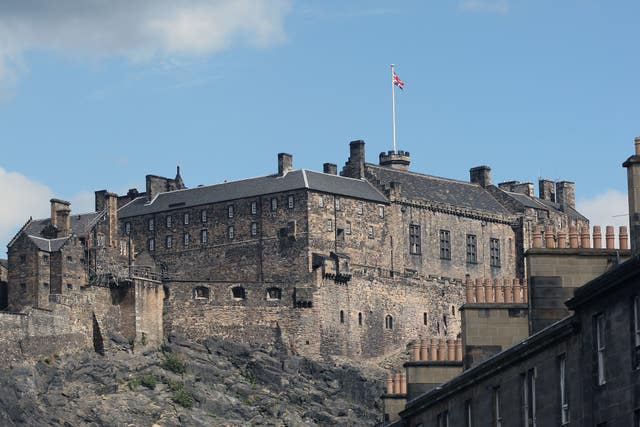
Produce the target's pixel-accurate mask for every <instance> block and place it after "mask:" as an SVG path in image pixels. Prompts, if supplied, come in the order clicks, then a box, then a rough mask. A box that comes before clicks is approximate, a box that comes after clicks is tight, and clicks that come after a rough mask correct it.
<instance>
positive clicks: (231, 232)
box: [227, 225, 236, 239]
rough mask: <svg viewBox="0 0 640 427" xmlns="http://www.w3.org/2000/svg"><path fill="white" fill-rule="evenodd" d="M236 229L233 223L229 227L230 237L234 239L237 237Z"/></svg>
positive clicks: (228, 233)
mask: <svg viewBox="0 0 640 427" xmlns="http://www.w3.org/2000/svg"><path fill="white" fill-rule="evenodd" d="M235 234H236V233H235V229H234V228H233V225H231V226H229V228H228V229H227V235H228V236H229V239H233V238H234V237H235Z"/></svg>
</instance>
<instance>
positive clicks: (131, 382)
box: [129, 378, 140, 391]
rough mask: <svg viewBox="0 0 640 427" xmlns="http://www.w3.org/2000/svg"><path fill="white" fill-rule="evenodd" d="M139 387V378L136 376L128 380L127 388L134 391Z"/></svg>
mask: <svg viewBox="0 0 640 427" xmlns="http://www.w3.org/2000/svg"><path fill="white" fill-rule="evenodd" d="M138 387H140V380H139V379H137V378H132V379H130V380H129V390H131V391H136V390H137V389H138Z"/></svg>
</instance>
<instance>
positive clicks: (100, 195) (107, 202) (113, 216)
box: [95, 190, 118, 248]
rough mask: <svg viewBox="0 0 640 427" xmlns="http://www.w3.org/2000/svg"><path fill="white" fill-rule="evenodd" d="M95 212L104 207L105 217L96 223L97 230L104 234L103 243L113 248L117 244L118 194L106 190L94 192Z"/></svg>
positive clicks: (100, 210)
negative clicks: (104, 240)
mask: <svg viewBox="0 0 640 427" xmlns="http://www.w3.org/2000/svg"><path fill="white" fill-rule="evenodd" d="M95 197H96V212H102V211H103V210H105V209H106V211H107V212H106V213H107V218H106V220H105V221H102V222H100V223H99V224H98V228H99V231H100V232H102V233H103V234H104V236H105V239H106V242H105V244H106V245H107V246H109V247H112V248H115V247H117V246H118V195H117V194H115V193H110V192H108V191H107V190H99V191H96V192H95Z"/></svg>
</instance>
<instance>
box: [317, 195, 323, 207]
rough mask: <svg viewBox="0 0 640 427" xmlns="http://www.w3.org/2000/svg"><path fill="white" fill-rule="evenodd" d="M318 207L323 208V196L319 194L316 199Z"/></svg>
mask: <svg viewBox="0 0 640 427" xmlns="http://www.w3.org/2000/svg"><path fill="white" fill-rule="evenodd" d="M318 207H319V208H324V197H322V196H320V198H319V199H318Z"/></svg>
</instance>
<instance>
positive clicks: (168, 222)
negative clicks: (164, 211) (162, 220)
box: [166, 215, 173, 228]
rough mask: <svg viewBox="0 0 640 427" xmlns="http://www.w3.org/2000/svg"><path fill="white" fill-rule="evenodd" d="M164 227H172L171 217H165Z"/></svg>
mask: <svg viewBox="0 0 640 427" xmlns="http://www.w3.org/2000/svg"><path fill="white" fill-rule="evenodd" d="M166 225H167V228H172V227H173V217H172V216H171V215H167V218H166Z"/></svg>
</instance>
